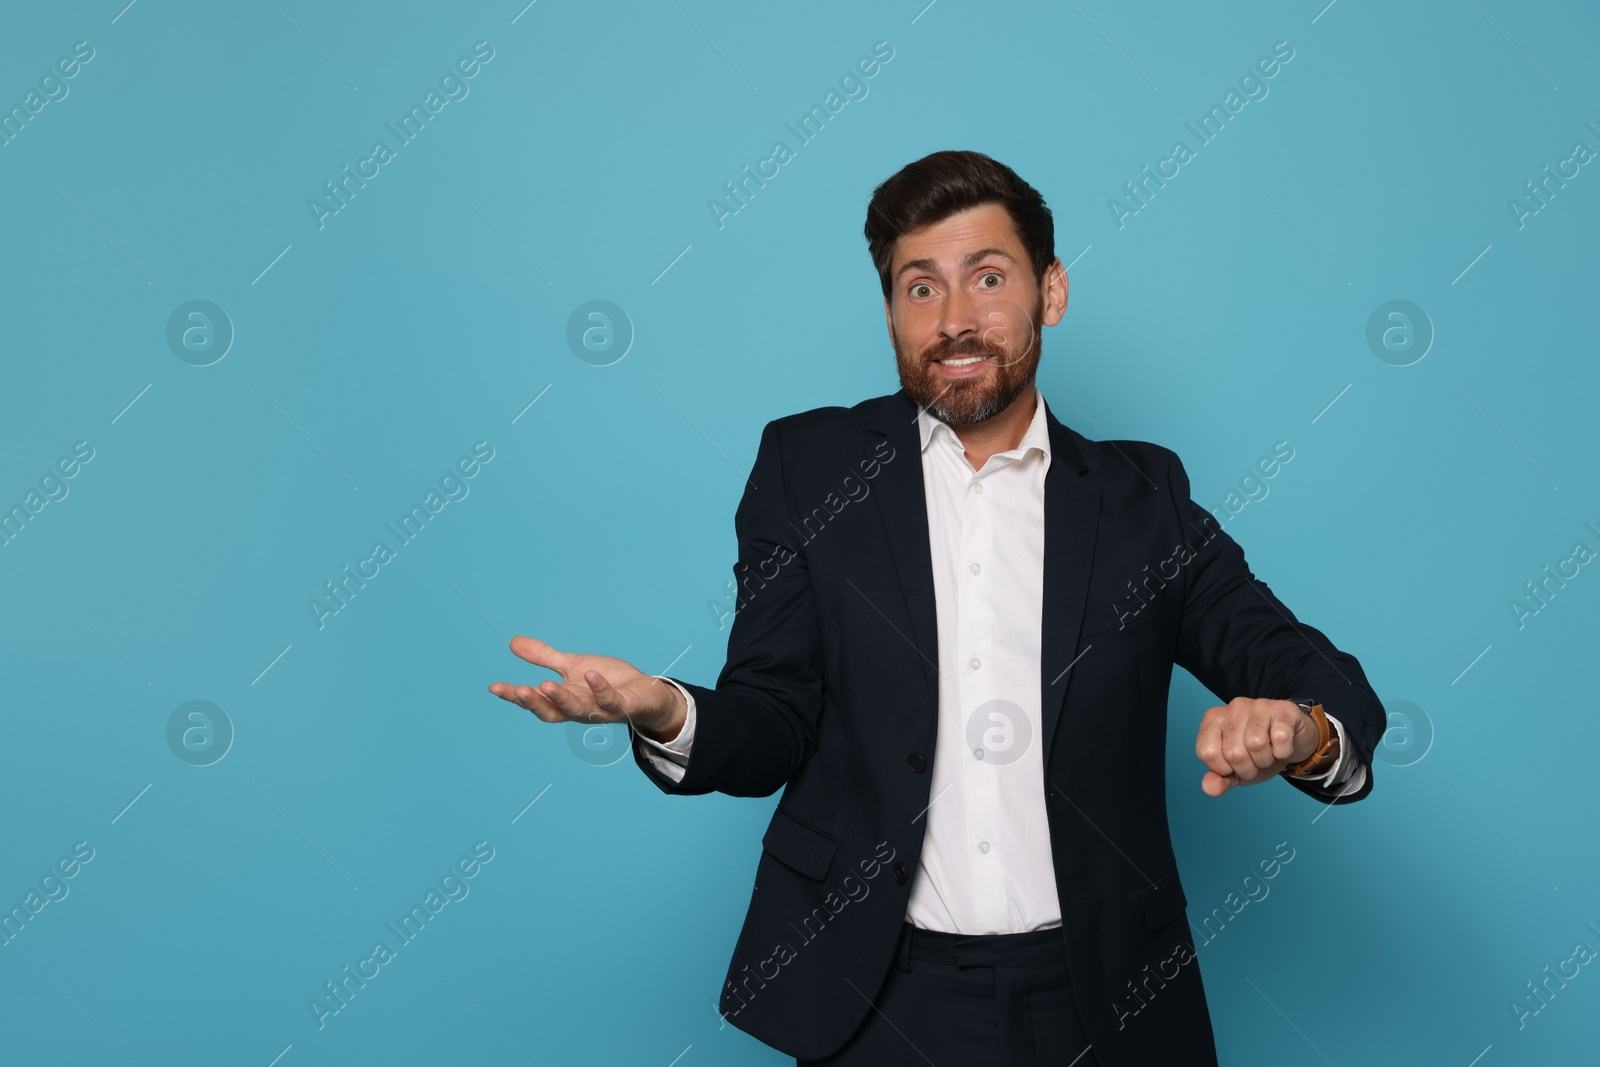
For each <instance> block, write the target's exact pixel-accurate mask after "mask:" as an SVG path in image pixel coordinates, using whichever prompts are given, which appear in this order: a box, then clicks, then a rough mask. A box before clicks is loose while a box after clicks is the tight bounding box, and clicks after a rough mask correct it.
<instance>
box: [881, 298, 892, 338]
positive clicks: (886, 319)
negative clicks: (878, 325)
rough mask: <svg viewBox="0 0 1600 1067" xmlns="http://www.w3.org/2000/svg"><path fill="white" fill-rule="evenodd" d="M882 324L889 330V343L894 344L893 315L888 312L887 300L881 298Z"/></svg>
mask: <svg viewBox="0 0 1600 1067" xmlns="http://www.w3.org/2000/svg"><path fill="white" fill-rule="evenodd" d="M883 324H884V326H885V327H887V328H888V330H889V343H890V344H891V345H892V344H894V313H893V312H891V311H890V310H889V298H888V297H884V298H883Z"/></svg>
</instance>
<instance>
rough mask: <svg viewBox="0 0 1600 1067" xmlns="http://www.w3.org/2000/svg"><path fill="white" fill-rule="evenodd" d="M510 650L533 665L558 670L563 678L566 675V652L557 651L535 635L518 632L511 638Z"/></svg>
mask: <svg viewBox="0 0 1600 1067" xmlns="http://www.w3.org/2000/svg"><path fill="white" fill-rule="evenodd" d="M511 651H512V652H514V653H516V654H517V655H518V656H520V657H522V658H523V659H525V660H527V661H528V662H529V663H532V664H534V665H535V666H538V667H547V668H549V669H550V670H553V671H556V672H558V673H559V674H560V675H561V676H562V677H563V678H565V677H566V676H567V672H566V669H565V667H566V662H567V660H568V658H569V657H568V656H567V654H566V653H565V652H557V651H556V650H555V649H553V648H551V647H550V646H549V645H547V644H545V643H544V642H543V641H540V640H539V639H538V638H536V637H524V636H522V635H521V634H518V635H517V636H516V637H513V638H512V639H511Z"/></svg>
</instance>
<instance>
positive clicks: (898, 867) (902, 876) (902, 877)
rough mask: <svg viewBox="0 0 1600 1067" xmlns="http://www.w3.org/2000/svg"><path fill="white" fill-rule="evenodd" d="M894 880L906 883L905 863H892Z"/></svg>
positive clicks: (902, 883)
mask: <svg viewBox="0 0 1600 1067" xmlns="http://www.w3.org/2000/svg"><path fill="white" fill-rule="evenodd" d="M894 880H895V881H896V882H899V883H900V884H901V885H905V884H906V865H905V864H903V863H897V864H895V865H894Z"/></svg>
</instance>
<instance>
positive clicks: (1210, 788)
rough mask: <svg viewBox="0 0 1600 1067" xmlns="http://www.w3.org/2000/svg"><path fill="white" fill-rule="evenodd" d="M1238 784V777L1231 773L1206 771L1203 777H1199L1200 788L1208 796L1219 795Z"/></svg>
mask: <svg viewBox="0 0 1600 1067" xmlns="http://www.w3.org/2000/svg"><path fill="white" fill-rule="evenodd" d="M1238 784H1239V779H1238V778H1236V777H1235V776H1234V775H1231V774H1226V775H1224V774H1217V773H1216V772H1215V771H1207V772H1206V774H1205V777H1204V778H1201V779H1200V789H1201V790H1202V791H1203V792H1204V793H1206V794H1207V795H1208V796H1213V797H1220V796H1221V795H1222V794H1224V793H1226V792H1227V791H1228V790H1229V789H1232V788H1233V787H1234V786H1236V785H1238Z"/></svg>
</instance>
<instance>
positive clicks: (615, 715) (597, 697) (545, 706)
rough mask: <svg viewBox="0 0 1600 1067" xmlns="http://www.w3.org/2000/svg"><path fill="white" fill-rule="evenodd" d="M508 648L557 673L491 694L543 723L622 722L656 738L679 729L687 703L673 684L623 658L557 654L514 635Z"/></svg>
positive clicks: (504, 685)
mask: <svg viewBox="0 0 1600 1067" xmlns="http://www.w3.org/2000/svg"><path fill="white" fill-rule="evenodd" d="M511 651H512V652H514V653H516V654H517V655H518V656H520V657H521V658H523V659H525V660H527V661H528V662H529V663H533V664H537V665H538V666H540V667H547V668H549V669H550V670H553V671H555V672H557V673H558V674H560V675H561V681H560V682H553V681H544V682H540V683H539V684H538V685H537V686H526V685H516V684H514V683H511V682H495V683H494V684H493V685H491V686H489V692H491V693H493V694H494V695H495V696H497V697H499V698H501V699H502V700H509V701H510V702H511V703H513V704H516V705H519V706H521V707H523V708H526V709H527V710H529V711H531V712H533V713H534V714H535V715H537V716H538V717H539V718H540V719H543V720H544V721H545V722H581V723H585V724H589V723H607V722H622V721H624V720H626V721H627V722H629V723H630V724H631V725H632V726H633V728H634V729H636V730H638V731H639V732H640V733H642V734H644V735H645V736H646V737H649V738H651V739H653V740H656V741H671V740H672V739H673V738H675V737H677V736H678V731H679V730H681V729H683V724H684V720H685V719H686V717H687V716H688V712H689V706H688V705H687V704H686V703H685V702H684V699H683V695H682V694H681V693H679V692H678V688H677V686H675V685H673V684H671V683H670V682H664V681H662V680H661V679H659V678H657V677H655V676H654V675H649V674H645V673H644V672H643V671H641V670H639V669H638V668H637V667H635V666H634V665H633V664H631V663H629V662H627V661H626V660H620V659H617V658H615V657H613V656H591V655H584V654H581V653H576V652H558V651H556V650H555V649H553V648H551V647H550V646H549V645H547V644H545V643H544V642H543V641H539V640H535V639H534V638H531V637H522V636H517V637H513V638H512V639H511Z"/></svg>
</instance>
